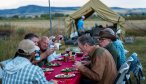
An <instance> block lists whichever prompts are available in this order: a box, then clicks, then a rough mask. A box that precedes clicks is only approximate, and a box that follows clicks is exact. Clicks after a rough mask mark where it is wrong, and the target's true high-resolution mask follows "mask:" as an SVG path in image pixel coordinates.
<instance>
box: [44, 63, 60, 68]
mask: <svg viewBox="0 0 146 84" xmlns="http://www.w3.org/2000/svg"><path fill="white" fill-rule="evenodd" d="M60 65H61V64H60V63H47V64H46V66H49V67H51V66H60Z"/></svg>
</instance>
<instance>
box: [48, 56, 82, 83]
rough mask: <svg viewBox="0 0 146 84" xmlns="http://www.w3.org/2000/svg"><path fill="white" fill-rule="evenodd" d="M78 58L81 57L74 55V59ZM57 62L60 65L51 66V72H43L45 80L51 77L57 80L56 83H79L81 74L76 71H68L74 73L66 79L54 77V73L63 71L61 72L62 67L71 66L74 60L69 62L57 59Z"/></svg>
mask: <svg viewBox="0 0 146 84" xmlns="http://www.w3.org/2000/svg"><path fill="white" fill-rule="evenodd" d="M80 59H81V57H76V60H80ZM55 62H56V61H55ZM58 62H60V63H61V66H59V67H51V68H53V69H54V71H53V72H45V76H46V79H47V80H51V79H54V80H57V81H58V84H79V80H80V76H81V75H80V73H79V72H78V71H74V72H70V73H74V74H75V75H76V76H75V77H73V78H67V79H63V78H62V79H59V78H55V75H57V74H61V73H64V72H61V70H62V69H64V68H70V67H73V66H72V65H74V62H73V61H71V60H70V61H69V62H64V61H58Z"/></svg>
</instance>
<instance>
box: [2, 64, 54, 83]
mask: <svg viewBox="0 0 146 84" xmlns="http://www.w3.org/2000/svg"><path fill="white" fill-rule="evenodd" d="M2 84H53V83H52V82H49V81H47V80H46V78H45V76H44V72H43V71H42V69H41V68H39V67H38V66H35V65H32V64H30V65H26V66H25V67H24V68H22V69H20V70H19V71H18V72H16V73H14V74H8V73H6V72H5V71H4V73H3V78H2Z"/></svg>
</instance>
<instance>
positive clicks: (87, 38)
mask: <svg viewBox="0 0 146 84" xmlns="http://www.w3.org/2000/svg"><path fill="white" fill-rule="evenodd" d="M78 42H80V43H81V44H82V45H85V44H86V43H87V44H88V45H90V46H93V45H96V44H95V41H94V39H93V38H92V37H91V36H90V35H87V34H85V35H82V36H80V37H79V38H78Z"/></svg>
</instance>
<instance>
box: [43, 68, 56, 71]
mask: <svg viewBox="0 0 146 84" xmlns="http://www.w3.org/2000/svg"><path fill="white" fill-rule="evenodd" d="M43 71H54V69H52V68H43Z"/></svg>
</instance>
